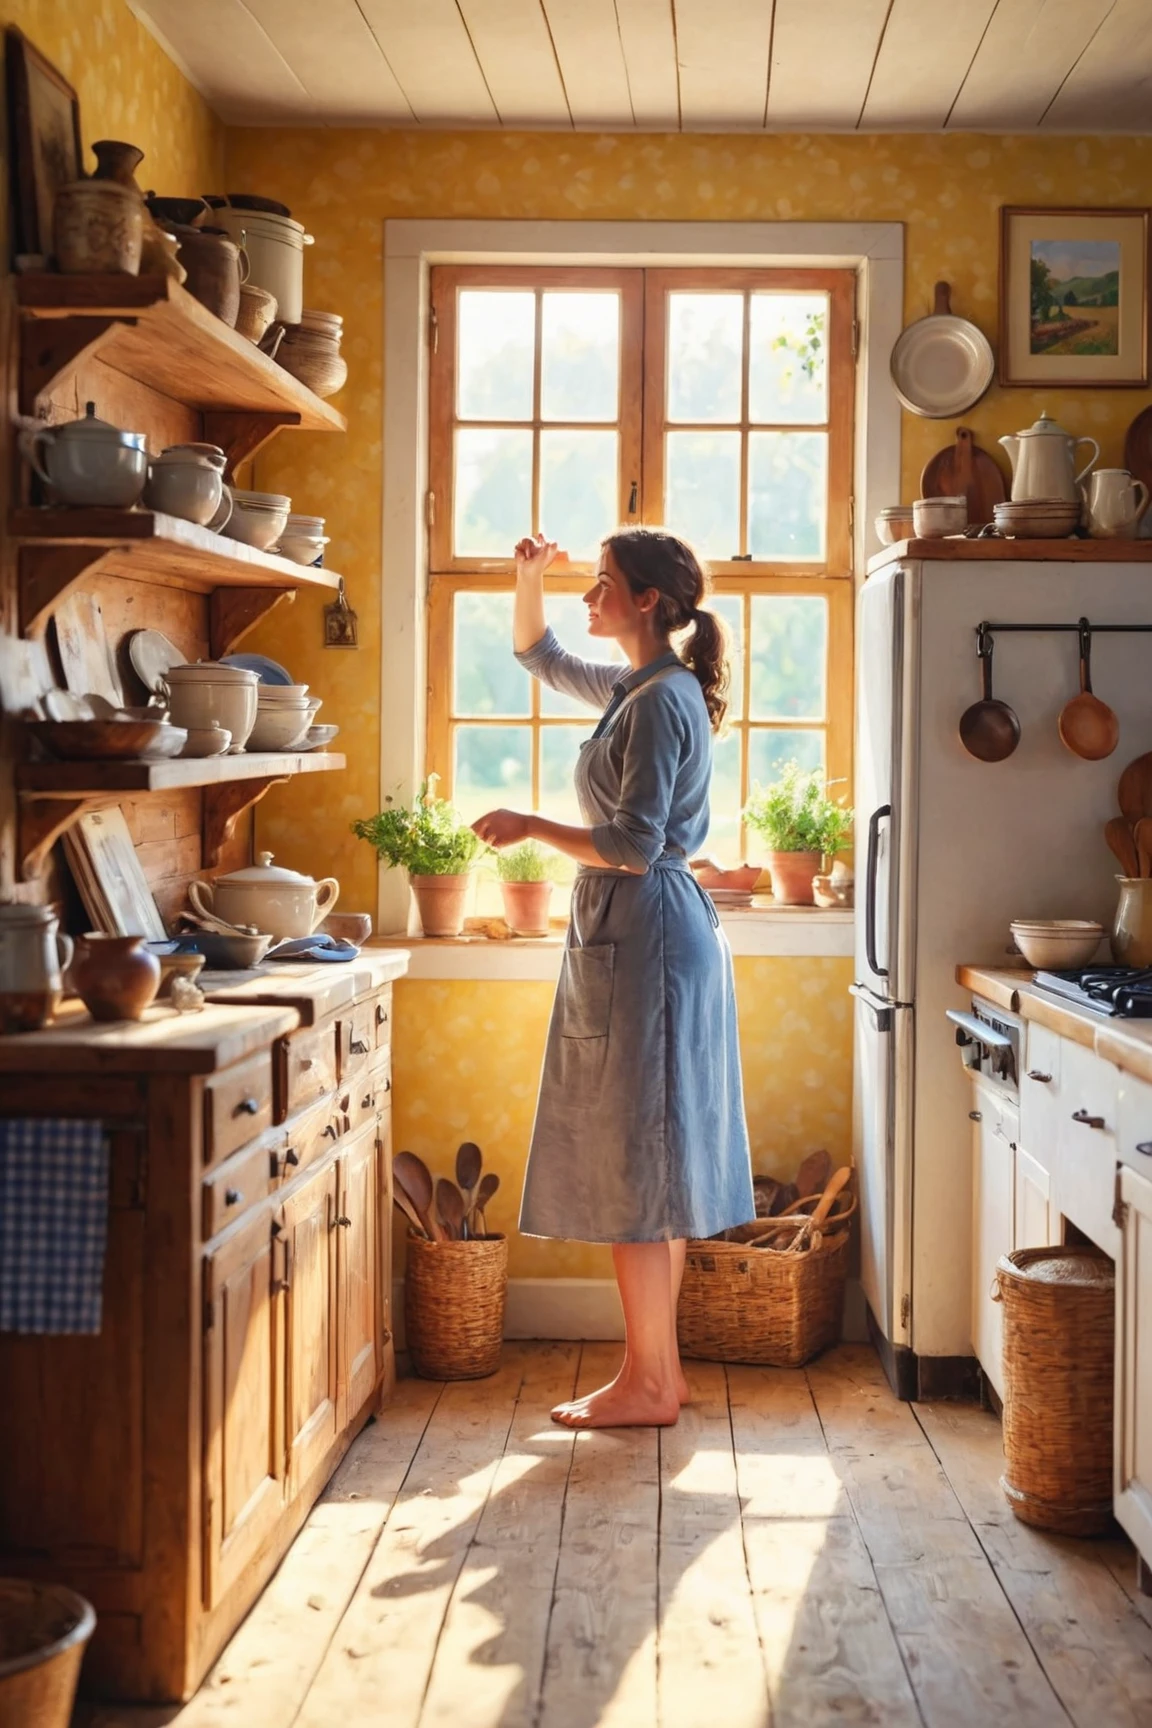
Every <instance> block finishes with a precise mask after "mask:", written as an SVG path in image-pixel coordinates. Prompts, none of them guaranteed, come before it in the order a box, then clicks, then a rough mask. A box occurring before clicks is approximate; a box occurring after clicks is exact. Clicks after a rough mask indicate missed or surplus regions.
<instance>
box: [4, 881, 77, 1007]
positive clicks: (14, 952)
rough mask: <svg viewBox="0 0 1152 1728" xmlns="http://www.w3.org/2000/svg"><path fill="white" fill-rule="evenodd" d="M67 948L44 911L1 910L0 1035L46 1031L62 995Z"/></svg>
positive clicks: (49, 912)
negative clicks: (43, 1027) (44, 1027)
mask: <svg viewBox="0 0 1152 1728" xmlns="http://www.w3.org/2000/svg"><path fill="white" fill-rule="evenodd" d="M71 964H72V943H71V941H70V939H69V938H68V937H67V936H65V935H63V934H62V933H61V931H60V929H59V927H58V925H57V923H56V917H55V914H54V913H53V912H52V910H51V908H50V907H48V906H20V905H15V906H0V1031H3V1032H5V1033H7V1032H35V1031H36V1030H37V1029H38V1028H39V1027H41V1026H46V1025H47V1024H48V1022H49V1020H50V1019H51V1018H52V1016H53V1014H54V1013H55V1012H56V1008H57V1006H58V1004H59V1001H60V997H61V995H62V994H63V983H62V981H61V977H60V974H61V972H66V971H67V970H68V967H69V966H70V965H71Z"/></svg>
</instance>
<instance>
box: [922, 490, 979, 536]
mask: <svg viewBox="0 0 1152 1728" xmlns="http://www.w3.org/2000/svg"><path fill="white" fill-rule="evenodd" d="M912 524H913V527H914V528H915V531H916V538H917V540H942V539H943V538H944V537H945V535H948V534H963V532H964V530H965V528H967V526H968V500H967V498H964V497H958V498H917V500H916V502H915V503H914V504H913V506H912Z"/></svg>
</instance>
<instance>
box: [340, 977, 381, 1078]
mask: <svg viewBox="0 0 1152 1728" xmlns="http://www.w3.org/2000/svg"><path fill="white" fill-rule="evenodd" d="M375 1050H376V998H375V997H374V996H369V997H367V998H366V999H365V1000H364V1001H363V1002H357V1003H356V1005H355V1007H353V1008H350V1009H349V1010H348V1012H347V1014H345V1015H344V1017H343V1018H342V1019H341V1021H340V1077H341V1079H346V1078H347V1077H348V1075H350V1074H355V1073H356V1071H357V1070H358V1069H360V1068H363V1067H365V1066H366V1065H367V1064H368V1063H369V1062H370V1061H371V1060H372V1057H373V1055H374V1054H375Z"/></svg>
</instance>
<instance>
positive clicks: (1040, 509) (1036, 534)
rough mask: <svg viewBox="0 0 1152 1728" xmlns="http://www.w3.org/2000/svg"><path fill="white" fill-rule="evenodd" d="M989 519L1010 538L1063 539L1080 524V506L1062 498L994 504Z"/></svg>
mask: <svg viewBox="0 0 1152 1728" xmlns="http://www.w3.org/2000/svg"><path fill="white" fill-rule="evenodd" d="M992 519H993V521H994V522H995V524H996V526H997V528H998V529H999V530H1000V532H1001V534H1007V535H1008V536H1009V537H1010V538H1011V539H1013V540H1066V539H1067V538H1068V536H1069V535H1070V534H1071V533H1072V532H1073V531H1074V530H1075V529H1076V528H1077V527H1078V526H1079V522H1080V506H1079V504H1074V503H1071V502H1069V501H1067V500H1065V499H1062V498H1037V499H1031V500H1020V501H1017V502H1015V503H1007V504H997V505H995V506H994V507H993V512H992Z"/></svg>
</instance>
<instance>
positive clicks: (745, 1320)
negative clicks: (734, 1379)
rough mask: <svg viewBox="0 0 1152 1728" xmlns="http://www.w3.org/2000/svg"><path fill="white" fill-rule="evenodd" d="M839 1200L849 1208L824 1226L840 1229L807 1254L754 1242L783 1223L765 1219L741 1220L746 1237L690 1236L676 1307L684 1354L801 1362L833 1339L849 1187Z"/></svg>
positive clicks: (784, 1364) (840, 1304) (774, 1363)
mask: <svg viewBox="0 0 1152 1728" xmlns="http://www.w3.org/2000/svg"><path fill="white" fill-rule="evenodd" d="M840 1199H841V1201H842V1202H843V1207H842V1210H840V1211H838V1212H834V1213H833V1216H832V1217H831V1218H830V1219H829V1220H828V1222H827V1223H826V1224H825V1226H824V1229H825V1231H826V1232H832V1231H835V1234H825V1236H824V1239H823V1241H822V1242H821V1244H820V1246H819V1247H818V1248H815V1249H808V1250H805V1251H804V1252H802V1253H798V1254H783V1253H777V1252H776V1251H775V1250H774V1249H771V1248H765V1247H751V1246H749V1245H748V1243H749V1242H750V1241H753V1240H756V1239H757V1238H763V1237H764V1235H765V1234H766V1233H768V1232H769V1226H775V1225H777V1222H778V1221H777V1220H775V1219H772V1220H769V1219H766V1218H758V1219H757V1220H756V1222H755V1223H754V1224H744V1225H741V1226H740V1227H739V1232H738V1233H739V1234H740V1235H742V1236H744V1237H745V1238H747V1240H746V1241H743V1242H741V1241H737V1242H733V1241H704V1242H689V1244H688V1253H687V1258H686V1261H685V1266H684V1282H683V1284H682V1285H681V1287H680V1308H679V1311H678V1314H677V1331H678V1333H679V1336H680V1349H681V1351H682V1352H683V1354H684V1355H685V1356H698V1357H702V1358H704V1360H706V1361H711V1362H751V1363H755V1364H757V1365H761V1366H770V1367H774V1368H799V1367H800V1365H801V1363H803V1362H808V1361H810V1360H811V1359H812V1357H813V1356H816V1355H818V1354H819V1352H820V1351H821V1350H826V1349H827V1347H828V1345H829V1344H834V1343H835V1342H836V1340H837V1339H838V1338H839V1336H840V1331H841V1325H842V1321H843V1312H844V1284H845V1280H846V1278H847V1275H848V1228H847V1224H848V1218H849V1216H850V1215H851V1212H852V1211H853V1210H854V1209H855V1202H854V1201H851V1200H850V1199H849V1198H848V1195H847V1192H845V1194H843V1195H842V1196H840ZM806 1204H808V1203H807V1202H804V1201H801V1202H799V1205H801V1206H803V1205H806ZM776 1233H778V1232H776ZM734 1234H737V1232H734V1231H729V1232H728V1235H729V1236H732V1235H734Z"/></svg>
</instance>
